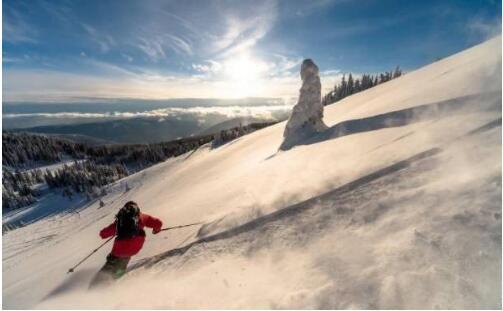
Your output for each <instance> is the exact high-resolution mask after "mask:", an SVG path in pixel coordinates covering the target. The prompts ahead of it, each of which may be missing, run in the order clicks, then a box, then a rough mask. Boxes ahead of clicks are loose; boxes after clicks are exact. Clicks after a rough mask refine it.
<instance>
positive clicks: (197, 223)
mask: <svg viewBox="0 0 503 311" xmlns="http://www.w3.org/2000/svg"><path fill="white" fill-rule="evenodd" d="M200 224H202V222H195V223H193V224H188V225H182V226H176V227H168V228H163V229H161V231H168V230H173V229H178V228H183V227H189V226H195V225H200Z"/></svg>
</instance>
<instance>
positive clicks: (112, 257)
mask: <svg viewBox="0 0 503 311" xmlns="http://www.w3.org/2000/svg"><path fill="white" fill-rule="evenodd" d="M144 227H149V228H152V233H153V234H157V233H159V232H160V231H161V228H162V221H161V220H159V219H157V218H155V217H152V216H150V215H147V214H144V213H141V212H140V208H139V207H138V204H136V202H134V201H129V202H127V203H126V204H124V206H123V207H122V208H121V209H120V210H119V212H118V213H117V215H116V216H115V221H114V222H113V223H112V224H110V225H109V226H107V227H105V228H104V229H103V230H101V231H100V236H101V238H102V239H106V238H109V237H112V236H114V235H115V236H116V238H115V241H114V245H113V247H112V251H111V252H110V254H109V255H108V256H107V261H106V263H105V265H104V266H103V268H101V270H100V271H99V272H98V274H97V275H96V277H95V278H94V280H93V282H92V283H91V286H92V285H95V284H98V283H102V282H103V281H108V280H113V279H118V278H120V277H121V276H123V275H124V274H125V273H126V268H127V265H128V263H129V260H130V259H131V256H133V255H136V254H137V253H138V252H139V251H140V250H141V248H142V246H143V243H144V242H145V231H144V230H143V228H144Z"/></svg>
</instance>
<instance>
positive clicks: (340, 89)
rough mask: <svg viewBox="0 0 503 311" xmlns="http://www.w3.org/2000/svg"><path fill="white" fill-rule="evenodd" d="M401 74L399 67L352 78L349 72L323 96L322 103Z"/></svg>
mask: <svg viewBox="0 0 503 311" xmlns="http://www.w3.org/2000/svg"><path fill="white" fill-rule="evenodd" d="M401 75H402V70H401V69H400V67H398V66H397V67H396V68H395V70H394V71H386V72H384V73H380V74H376V75H370V74H364V75H362V76H361V78H356V79H355V78H353V75H352V74H351V73H349V75H348V78H347V80H346V75H345V74H344V75H343V76H342V80H341V82H340V83H337V84H336V85H335V86H334V89H333V90H332V91H330V92H328V94H326V95H325V96H323V99H322V103H323V105H325V106H326V105H329V104H333V103H335V102H337V101H339V100H341V99H343V98H345V97H348V96H350V95H352V94H355V93H358V92H361V91H364V90H366V89H369V88H371V87H374V86H376V85H379V84H382V83H385V82H388V81H389V80H391V79H395V78H398V77H400V76H401Z"/></svg>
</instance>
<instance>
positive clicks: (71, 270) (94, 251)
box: [67, 236, 115, 273]
mask: <svg viewBox="0 0 503 311" xmlns="http://www.w3.org/2000/svg"><path fill="white" fill-rule="evenodd" d="M114 237H115V236H113V237H111V238H110V239H108V240H106V241H105V242H103V244H101V245H100V246H98V248H96V249H95V250H93V251H92V252H91V254H89V255H87V256H86V257H85V258H84V259H82V260H81V261H79V263H78V264H76V265H75V266H73V267H72V268H70V269H69V270H68V272H67V273H72V272H73V271H74V270H75V268H77V267H78V266H80V264H81V263H83V262H84V261H86V260H87V258H89V257H91V256H92V255H93V254H94V253H96V252H97V251H98V250H99V249H100V248H102V247H103V246H105V244H107V243H108V242H110V241H111V240H112V239H113V238H114Z"/></svg>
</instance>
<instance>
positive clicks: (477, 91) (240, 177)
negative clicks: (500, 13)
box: [3, 36, 501, 309]
mask: <svg viewBox="0 0 503 311" xmlns="http://www.w3.org/2000/svg"><path fill="white" fill-rule="evenodd" d="M300 83H301V82H300V79H299V86H300ZM321 83H322V84H323V81H321ZM323 122H324V124H326V125H327V126H328V129H327V130H325V131H323V132H321V133H317V134H316V133H315V134H313V135H312V136H310V137H306V138H304V139H303V140H301V141H300V142H297V144H296V145H295V146H294V147H292V148H291V149H289V150H287V151H278V148H279V146H280V145H281V143H282V141H283V132H284V130H285V123H286V122H282V123H278V124H276V125H273V126H271V127H267V128H265V129H262V130H259V131H256V132H254V133H252V134H250V135H247V136H243V137H241V138H239V139H237V140H235V141H233V142H231V143H228V144H225V145H223V146H220V147H218V148H214V149H212V148H211V147H210V146H209V145H207V146H205V147H201V148H199V149H198V150H197V151H196V152H195V153H192V154H185V155H182V156H179V157H177V158H173V159H169V160H168V161H166V162H164V163H161V164H158V165H155V166H153V167H150V168H148V169H146V170H144V171H142V172H139V173H137V174H135V175H132V176H129V177H127V178H125V179H123V180H121V181H119V182H117V183H116V184H114V185H111V186H110V189H109V191H108V193H109V194H108V195H107V196H106V197H105V198H104V202H105V204H106V205H105V206H104V207H103V208H99V205H98V203H94V204H91V205H89V206H86V207H85V208H83V209H80V210H79V211H78V212H72V213H66V214H59V215H54V216H51V217H49V218H46V219H43V220H40V221H38V222H36V223H33V224H31V225H29V226H26V227H23V228H20V229H18V230H14V231H10V232H8V233H6V234H5V235H4V236H3V302H4V307H6V308H33V307H36V308H334V309H339V308H372V309H376V308H377V309H380V308H382V309H387V308H393V309H401V308H409V309H410V308H419V309H430V308H445V309H447V308H449V309H450V308H457V309H459V308H474V309H482V308H491V309H496V308H501V36H499V37H496V38H494V39H491V40H489V41H487V42H485V43H483V44H481V45H479V46H475V47H473V48H471V49H468V50H466V51H463V52H461V53H458V54H456V55H453V56H451V57H449V58H445V59H443V60H441V61H438V62H435V63H433V64H431V65H428V66H426V67H424V68H421V69H419V70H416V71H414V72H410V73H408V74H406V75H404V76H402V77H400V78H397V79H394V80H392V81H389V82H387V83H384V84H381V85H379V86H377V87H374V88H372V89H369V90H367V91H364V92H361V93H358V94H356V95H353V96H350V97H347V98H345V99H343V100H341V101H340V102H338V103H337V104H334V105H330V106H326V107H325V110H324V118H323ZM121 182H127V183H128V184H129V186H130V187H131V188H132V189H131V190H130V191H128V192H123V190H121V189H123V188H122V187H121ZM128 200H135V201H136V202H138V203H139V205H140V207H141V208H142V210H143V211H144V212H146V213H149V214H151V215H154V216H157V217H160V218H161V219H163V220H164V222H165V226H167V227H168V226H174V225H181V224H185V223H193V222H203V223H204V224H202V225H200V226H194V227H188V228H184V229H179V230H173V231H167V232H165V233H160V234H158V235H152V234H151V233H150V232H148V233H147V242H146V244H145V247H144V249H143V250H142V252H141V253H140V254H139V255H138V256H135V257H133V260H132V263H131V264H130V271H129V273H128V274H127V275H126V276H124V277H123V278H122V279H120V280H119V281H117V283H116V284H114V285H113V286H109V287H106V288H103V289H99V290H88V285H89V282H90V280H91V278H92V277H93V275H94V273H95V272H96V271H97V270H98V269H99V268H100V267H101V266H102V265H103V264H104V261H105V256H106V255H107V254H108V252H109V251H110V248H111V245H107V246H105V247H103V248H102V249H100V250H99V251H98V252H97V253H96V254H95V255H93V256H92V257H91V258H90V259H89V260H88V261H86V262H85V263H84V264H82V265H81V266H80V267H79V268H77V269H76V271H75V272H74V273H72V274H67V273H66V271H67V270H68V268H70V267H71V266H73V265H74V264H75V263H77V262H78V261H79V260H80V259H82V258H83V257H85V256H86V255H87V254H88V253H89V252H91V251H92V250H93V249H94V248H96V247H97V246H98V245H100V243H102V240H100V238H99V236H98V232H99V230H100V229H101V228H103V227H104V226H106V225H108V224H109V223H110V222H112V221H113V217H114V215H115V213H116V212H117V210H118V209H119V208H120V207H121V206H122V205H123V204H124V203H125V202H126V201H128Z"/></svg>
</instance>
